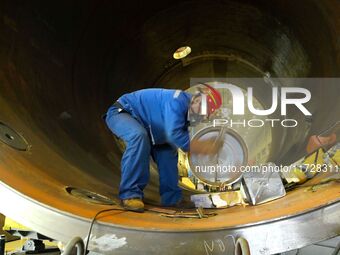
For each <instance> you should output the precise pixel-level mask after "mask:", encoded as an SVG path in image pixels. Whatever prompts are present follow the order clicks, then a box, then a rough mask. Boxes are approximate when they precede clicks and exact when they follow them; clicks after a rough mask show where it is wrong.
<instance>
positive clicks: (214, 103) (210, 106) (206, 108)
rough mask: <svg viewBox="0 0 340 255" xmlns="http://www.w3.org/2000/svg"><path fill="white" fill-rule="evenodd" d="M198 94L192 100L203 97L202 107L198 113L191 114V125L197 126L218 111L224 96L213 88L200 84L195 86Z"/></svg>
mask: <svg viewBox="0 0 340 255" xmlns="http://www.w3.org/2000/svg"><path fill="white" fill-rule="evenodd" d="M195 88H196V93H195V94H194V95H193V98H192V100H194V99H195V98H196V97H201V103H200V104H201V105H200V110H199V112H198V113H194V112H191V111H190V112H189V116H188V118H189V121H190V125H192V126H195V125H197V124H198V123H200V122H201V121H203V120H204V119H206V118H209V116H210V115H211V114H213V113H214V112H215V111H216V110H217V109H219V108H220V107H221V106H222V96H221V94H220V92H219V91H218V90H217V89H215V88H213V87H212V86H210V85H208V84H205V83H200V84H199V85H196V86H195Z"/></svg>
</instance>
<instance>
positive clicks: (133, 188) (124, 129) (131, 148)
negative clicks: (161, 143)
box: [106, 111, 151, 199]
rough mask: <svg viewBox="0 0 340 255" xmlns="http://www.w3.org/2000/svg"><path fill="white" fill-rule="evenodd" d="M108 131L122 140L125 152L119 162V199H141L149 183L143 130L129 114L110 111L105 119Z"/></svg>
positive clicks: (146, 143) (148, 158)
mask: <svg viewBox="0 0 340 255" xmlns="http://www.w3.org/2000/svg"><path fill="white" fill-rule="evenodd" d="M106 123H107V126H108V127H109V128H110V130H111V131H112V132H113V133H114V134H115V135H116V136H118V137H119V138H120V139H123V140H124V142H125V144H126V150H125V152H124V155H123V157H122V160H121V172H122V175H121V182H120V188H119V197H120V199H128V198H143V189H144V188H145V186H146V185H147V183H148V181H149V175H150V172H149V163H150V149H151V145H150V139H149V136H148V134H147V131H146V130H145V128H144V127H143V126H142V125H141V124H140V123H139V122H138V121H137V120H136V119H134V118H133V117H132V116H131V115H130V114H128V113H125V112H124V113H118V111H111V112H110V113H109V114H108V115H107V117H106Z"/></svg>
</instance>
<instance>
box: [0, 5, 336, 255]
mask: <svg viewBox="0 0 340 255" xmlns="http://www.w3.org/2000/svg"><path fill="white" fill-rule="evenodd" d="M197 2H199V3H197ZM197 2H195V1H193V2H191V1H189V2H186V3H184V4H183V3H181V2H180V1H173V2H170V1H169V2H168V1H164V2H162V3H157V4H152V3H151V2H150V4H145V5H144V6H142V4H137V3H133V2H127V1H125V2H121V3H118V2H116V1H115V2H111V3H110V2H106V1H103V2H101V1H99V2H98V1H87V2H86V3H81V4H80V3H77V2H72V3H71V2H69V1H59V4H58V5H57V4H55V3H54V4H52V3H49V4H50V5H51V6H50V5H49V4H47V3H45V2H44V1H35V2H34V3H31V4H29V3H28V2H14V1H0V16H1V22H0V33H1V37H0V122H1V123H4V124H6V125H8V126H9V127H10V128H12V129H13V130H14V131H15V132H17V133H18V134H20V135H21V136H22V137H23V138H24V139H25V141H27V143H28V147H27V150H26V151H18V150H16V149H14V148H12V147H10V146H8V145H7V144H5V143H2V142H0V181H1V183H3V184H5V185H6V186H8V187H11V188H12V189H13V190H15V191H16V192H18V195H20V196H24V197H27V198H30V199H32V200H34V201H37V202H38V203H40V204H43V205H46V206H48V207H49V208H52V209H55V210H56V211H57V212H62V213H66V214H68V215H74V216H75V217H81V218H83V219H88V220H90V219H91V218H92V217H93V216H94V215H95V214H96V212H97V211H99V210H101V209H106V208H110V206H108V205H98V204H92V203H89V202H87V201H85V200H84V201H83V200H80V199H78V198H77V197H73V196H71V195H69V194H68V193H67V192H66V190H65V188H66V187H76V188H81V189H86V190H90V191H93V192H95V193H98V194H100V195H103V196H105V197H108V198H110V199H112V200H114V201H116V202H118V198H117V193H118V184H119V181H120V157H121V152H120V151H119V149H118V147H117V146H116V145H115V143H114V140H113V137H112V135H111V134H110V132H109V131H108V129H107V128H106V127H105V124H104V122H103V120H102V119H101V115H102V114H103V113H104V112H105V111H106V109H107V107H108V106H109V105H110V104H111V103H112V102H113V101H114V99H116V98H117V97H118V96H120V95H121V94H123V93H124V92H129V91H133V90H137V89H139V88H144V87H169V88H170V87H171V88H182V89H185V88H187V86H188V84H189V78H190V77H197V76H199V75H201V76H203V77H221V76H226V75H228V76H235V75H236V76H237V75H238V76H245V75H247V74H248V75H249V76H258V75H259V73H258V71H256V70H255V69H254V68H252V67H251V66H249V65H243V64H242V63H243V62H242V61H241V62H237V61H236V62H235V61H230V59H228V58H225V57H223V56H224V55H223V54H224V53H228V54H234V56H239V57H240V58H242V59H246V60H247V61H248V62H249V63H252V64H253V65H255V66H256V67H257V68H259V69H261V70H262V71H270V72H271V73H272V74H273V75H274V76H278V77H280V76H295V77H338V76H339V75H340V48H339V33H340V21H339V13H340V6H339V5H340V4H339V2H338V1H337V0H324V1H316V0H315V1H299V2H298V3H297V2H296V1H283V0H278V1H270V3H269V2H267V1H221V2H219V3H214V4H210V2H206V1H197ZM220 5H222V7H224V8H221V6H220ZM182 7H183V8H182ZM184 7H185V8H184ZM189 10H190V12H189ZM60 13H64V16H63V17H61V16H60ZM112 13H114V14H115V15H112ZM302 13H303V17H301V14H302ZM124 15H125V16H124ZM171 15H178V18H176V19H168V18H166V17H167V16H168V17H174V16H171ZM175 17H177V16H175ZM198 17H201V18H198ZM207 20H210V23H209V22H206V21H207ZM176 27H177V28H178V31H177V30H176ZM213 27H214V29H212V28H213ZM225 28H228V29H225ZM282 38H284V39H282ZM182 42H186V43H187V44H189V46H190V47H191V48H192V53H191V54H190V55H189V57H191V56H192V59H191V60H190V59H189V60H187V61H188V62H187V63H186V62H183V63H182V62H175V61H174V60H173V59H171V58H172V54H173V52H174V50H176V49H177V48H178V47H179V46H182V45H181V44H182ZM206 51H208V52H206ZM195 52H196V53H197V54H198V55H199V54H200V53H202V55H201V57H200V56H196V57H197V58H196V59H194V57H195ZM204 54H206V55H204ZM215 55H218V56H219V57H218V58H217V60H214V59H213V58H214V56H215ZM202 56H203V57H202ZM221 56H222V57H221ZM183 61H184V60H183ZM190 61H192V62H190ZM197 61H198V62H197ZM228 61H229V62H228ZM296 63H298V64H296ZM188 77H189V78H188ZM338 98H339V88H334V89H333V90H332V91H329V92H325V94H320V102H319V105H318V111H317V112H316V114H315V118H314V119H313V123H312V124H311V128H310V129H309V130H308V131H306V130H301V132H300V133H298V134H295V135H294V137H286V138H285V139H286V140H285V141H284V144H285V146H284V147H282V146H281V147H280V151H277V152H276V154H275V155H280V157H279V156H277V160H278V161H279V162H280V163H291V162H294V160H296V159H297V158H299V157H301V156H303V155H304V154H305V146H306V141H305V140H304V139H305V137H307V136H308V135H312V134H315V133H317V132H320V131H322V130H324V129H325V128H327V127H328V126H329V125H330V123H332V122H334V121H335V119H336V118H339V102H338ZM306 132H307V133H306ZM275 139H276V140H275V141H274V144H275V143H276V144H277V145H278V144H279V143H280V142H282V141H281V140H280V139H281V138H280V134H278V133H276V135H275ZM273 150H275V146H273ZM291 157H293V158H294V157H295V158H294V159H292V160H291V161H290V162H289V158H291ZM323 177H325V176H322V175H320V176H317V177H316V178H315V179H313V180H312V181H311V182H317V181H318V180H320V179H321V178H323ZM157 180H158V176H157V173H156V171H154V170H151V180H150V183H149V185H148V187H147V189H146V190H145V197H146V199H145V200H146V202H147V203H148V204H151V205H157V204H158V203H159V195H158V181H157ZM186 195H188V194H186ZM339 201H340V185H339V184H338V183H336V182H332V183H329V184H327V185H324V186H322V187H321V188H320V189H318V190H317V191H315V192H312V191H311V190H308V188H298V189H296V190H294V191H291V192H288V193H287V196H286V197H284V198H281V199H278V200H275V201H272V202H270V203H267V204H263V205H259V206H246V207H233V208H228V209H221V210H216V212H217V213H218V215H217V216H214V217H210V218H206V219H201V220H199V221H198V220H196V219H170V218H166V217H160V216H159V214H157V213H154V212H149V211H147V212H145V213H144V214H136V213H132V212H125V211H124V212H123V211H115V212H111V213H109V214H105V217H101V218H100V221H101V222H102V223H103V224H104V225H105V224H107V226H111V227H119V228H121V229H128V230H133V229H139V230H146V231H160V232H163V231H165V232H183V233H184V232H185V233H187V232H195V231H208V230H209V231H213V230H224V229H232V228H235V227H242V226H243V227H246V226H252V225H254V226H255V225H260V224H262V223H264V222H275V221H277V220H283V219H288V218H290V217H292V216H297V215H303V214H305V213H309V212H310V213H312V212H313V211H315V210H321V209H322V208H327V207H329V208H337V207H336V205H337V204H338V203H339ZM4 206H5V205H2V207H4ZM332 206H333V207H332ZM23 213H24V212H23ZM9 216H10V215H9ZM28 223H30V224H32V226H28V227H32V228H34V224H33V223H32V222H29V221H28ZM332 224H333V226H334V229H335V230H334V229H333V230H332V231H335V232H332V233H331V234H330V235H333V236H334V235H335V234H339V233H340V226H339V224H335V223H332ZM320 227H322V225H321V226H320ZM42 234H45V233H42ZM326 237H327V234H325V233H323V234H322V236H320V238H326ZM317 239H318V237H315V238H314V239H313V241H316V240H317ZM306 243H308V242H307V241H306ZM297 246H298V245H297ZM285 248H286V247H285ZM291 248H294V247H292V246H291ZM282 249H284V247H283V246H282ZM282 249H281V250H282ZM274 250H275V249H274ZM122 254H124V253H122ZM125 254H128V253H125Z"/></svg>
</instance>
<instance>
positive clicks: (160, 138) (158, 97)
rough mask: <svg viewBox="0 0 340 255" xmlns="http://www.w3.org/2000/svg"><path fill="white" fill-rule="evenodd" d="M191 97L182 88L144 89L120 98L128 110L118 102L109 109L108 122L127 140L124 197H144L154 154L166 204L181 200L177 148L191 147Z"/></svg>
mask: <svg viewBox="0 0 340 255" xmlns="http://www.w3.org/2000/svg"><path fill="white" fill-rule="evenodd" d="M190 100H191V95H190V94H189V93H186V92H184V91H180V90H171V89H143V90H139V91H136V92H133V93H129V94H125V95H123V96H121V97H120V98H119V99H118V100H117V101H118V102H119V103H120V104H121V105H122V107H123V109H124V111H119V108H117V107H116V106H111V107H110V108H109V109H108V111H107V114H106V118H105V120H106V124H107V126H108V127H109V128H110V130H111V131H112V132H113V133H114V134H115V135H116V136H118V137H119V138H120V139H123V140H124V142H125V144H126V150H125V152H124V154H123V157H122V160H121V182H120V188H119V197H120V199H128V198H143V189H144V188H145V186H146V185H147V183H148V181H149V175H150V173H149V163H150V155H151V156H152V158H153V159H154V161H155V162H156V164H157V167H158V171H159V184H160V190H159V192H160V195H161V202H162V205H164V206H169V205H174V204H176V203H177V202H179V201H180V200H181V198H182V192H181V189H180V188H179V187H178V169H177V161H178V155H177V148H181V149H182V150H183V151H188V150H189V144H190V139H189V131H188V120H187V114H188V109H189V106H190Z"/></svg>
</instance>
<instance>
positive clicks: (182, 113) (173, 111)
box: [164, 93, 190, 152]
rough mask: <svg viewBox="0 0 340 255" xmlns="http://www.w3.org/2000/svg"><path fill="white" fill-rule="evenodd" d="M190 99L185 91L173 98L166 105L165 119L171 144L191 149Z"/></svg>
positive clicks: (183, 148) (185, 149)
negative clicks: (188, 124)
mask: <svg viewBox="0 0 340 255" xmlns="http://www.w3.org/2000/svg"><path fill="white" fill-rule="evenodd" d="M187 112H188V101H187V98H185V96H183V93H181V94H180V95H179V96H178V97H176V98H172V99H171V100H169V101H168V102H167V103H166V105H165V110H164V119H165V121H166V123H165V128H166V135H167V140H168V142H169V143H170V144H172V145H173V146H175V147H176V148H180V149H181V150H183V151H185V152H187V151H189V144H190V138H189V131H188V126H187V124H186V123H187Z"/></svg>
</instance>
